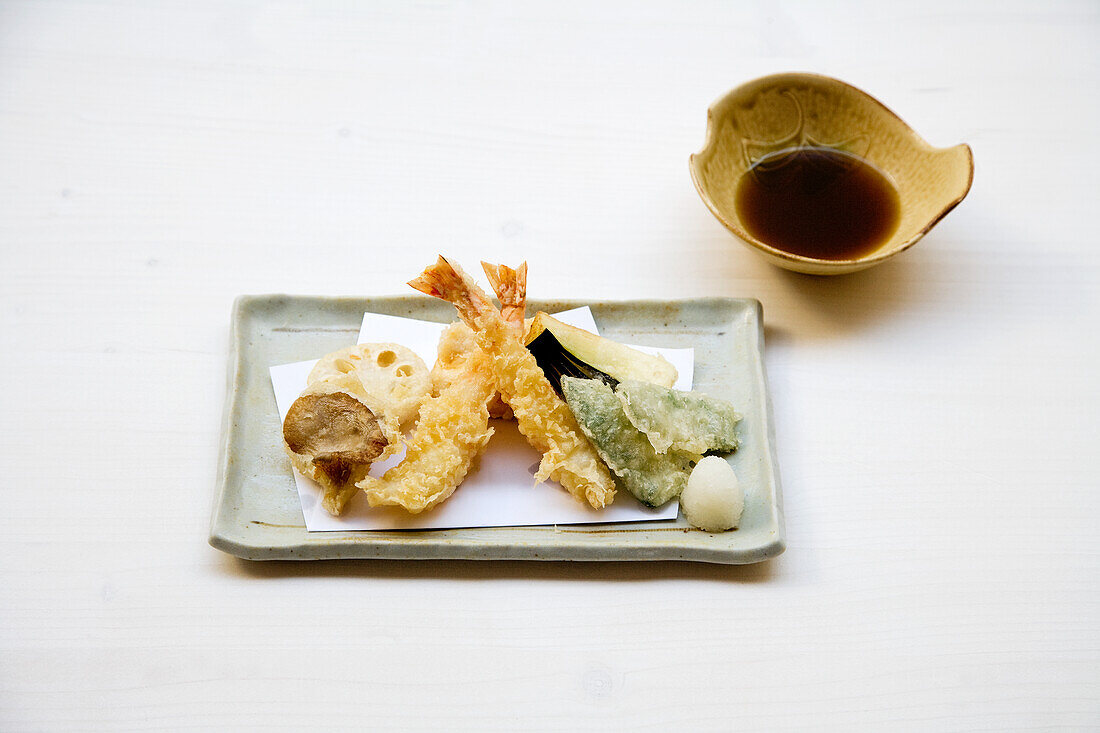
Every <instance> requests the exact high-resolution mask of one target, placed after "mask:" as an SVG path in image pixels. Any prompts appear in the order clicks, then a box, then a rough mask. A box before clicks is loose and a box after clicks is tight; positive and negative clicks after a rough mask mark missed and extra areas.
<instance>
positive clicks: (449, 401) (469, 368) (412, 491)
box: [356, 348, 496, 514]
mask: <svg viewBox="0 0 1100 733" xmlns="http://www.w3.org/2000/svg"><path fill="white" fill-rule="evenodd" d="M444 353H445V352H444V350H443V349H442V348H441V349H440V360H439V361H438V362H437V367H439V368H440V373H441V374H443V373H446V374H448V375H449V378H448V379H447V380H446V381H445V383H443V385H442V388H441V389H440V390H439V391H438V393H436V394H434V395H432V396H430V397H428V399H427V400H425V402H424V403H423V404H422V405H421V406H420V419H419V422H418V423H417V427H416V433H415V434H414V435H413V437H412V439H411V440H409V441H408V442H407V443H406V453H405V458H404V460H402V461H401V463H399V464H398V465H396V466H394V467H393V468H391V469H390V470H388V471H386V473H385V474H383V476H382V477H381V478H375V477H373V476H367V477H366V478H364V479H363V480H361V481H360V482H359V483H358V484H356V485H357V486H358V487H359V488H361V489H363V491H365V492H366V494H367V501H368V503H370V505H371V506H401V507H404V508H405V509H406V510H408V511H409V512H411V513H412V514H419V513H420V512H422V511H424V510H425V509H429V508H431V507H433V506H435V505H436V504H438V503H440V502H441V501H443V500H444V499H446V498H447V497H449V496H450V495H451V494H453V493H454V491H455V489H456V488H458V485H459V484H460V483H462V480H463V479H464V478H466V474H467V473H469V471H470V467H471V466H472V465H473V462H474V459H476V458H477V457H478V456H479V455H480V454H481V452H482V451H483V450H485V446H486V445H487V444H488V443H489V438H490V437H491V436H492V434H493V429H492V428H490V427H489V411H488V409H487V405H488V402H489V400H490V399H491V398H492V396H493V394H494V393H495V392H496V386H495V383H494V381H493V375H492V371H491V367H490V363H489V359H488V357H487V356H486V355H485V354H484V353H483V352H482V351H481V350H480V349H478V348H474V349H472V350H468V351H464V352H462V353H448V355H447V357H446V359H447V360H446V363H445V365H444V366H440V364H441V362H443V361H444V358H445V357H444ZM434 374H435V370H433V375H434Z"/></svg>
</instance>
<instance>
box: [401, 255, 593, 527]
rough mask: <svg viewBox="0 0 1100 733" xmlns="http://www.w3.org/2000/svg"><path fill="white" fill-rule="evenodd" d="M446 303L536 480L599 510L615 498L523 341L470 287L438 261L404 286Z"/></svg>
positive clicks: (458, 273) (457, 272) (465, 277)
mask: <svg viewBox="0 0 1100 733" xmlns="http://www.w3.org/2000/svg"><path fill="white" fill-rule="evenodd" d="M409 284H410V285H411V286H412V287H413V288H415V289H416V290H419V291H420V292H422V293H427V294H428V295H432V296H434V297H437V298H442V299H443V300H446V301H448V302H450V303H451V304H452V305H454V306H455V308H456V309H457V310H458V314H459V317H461V318H462V320H463V321H465V322H466V324H467V325H469V326H470V328H472V329H473V330H474V332H475V334H476V335H477V342H478V344H479V345H480V346H481V349H482V350H483V351H484V352H485V353H486V354H487V355H488V356H489V357H490V362H491V365H492V373H493V376H494V378H495V381H496V386H497V388H498V389H499V390H500V393H501V395H502V396H503V397H504V399H505V401H506V402H507V403H508V404H509V406H511V408H512V411H513V412H514V413H515V417H516V421H517V422H518V424H519V430H520V432H521V433H523V435H524V437H526V438H527V441H528V442H529V443H530V444H531V445H532V446H533V447H534V448H535V449H536V450H538V451H539V452H540V453H542V461H541V463H540V464H539V470H538V472H537V473H536V474H535V480H536V481H545V480H546V479H547V478H550V479H553V480H555V481H558V482H559V483H560V484H561V485H562V486H564V487H565V488H566V489H567V490H568V491H569V492H570V493H571V494H572V495H573V496H574V497H576V498H577V499H579V500H581V501H587V502H588V504H590V505H591V506H593V507H595V508H597V509H599V508H602V507H604V506H606V505H607V504H610V503H611V502H612V501H613V500H614V497H615V484H614V481H613V479H612V478H611V474H610V473H609V472H608V470H607V467H606V466H605V465H604V464H603V462H602V461H600V458H599V456H598V455H597V454H596V451H595V449H594V448H593V447H592V445H591V444H590V443H589V442H588V439H587V438H585V436H584V434H583V433H582V432H581V429H580V427H579V426H578V425H577V421H576V419H575V418H574V417H573V414H572V413H571V412H570V411H569V407H568V406H567V405H566V404H565V403H564V402H563V401H562V399H561V398H560V397H558V395H557V393H556V392H554V389H553V387H551V386H550V382H549V381H548V380H547V379H546V376H545V375H544V374H543V372H542V369H541V368H540V367H539V365H538V364H537V363H536V362H535V358H534V357H533V356H532V355H531V353H530V352H529V351H528V350H527V348H526V347H525V346H524V345H523V340H522V339H521V338H519V337H518V335H517V333H516V331H515V330H514V329H513V328H511V327H510V326H509V325H508V323H507V322H506V321H505V319H504V318H503V317H502V316H501V313H500V311H498V310H497V309H496V308H495V307H494V306H493V304H492V302H491V301H490V300H489V298H488V296H487V295H486V294H485V292H484V291H482V290H481V288H480V287H478V286H477V284H476V283H475V282H473V280H472V279H471V278H470V276H469V275H467V274H466V273H465V272H463V271H462V270H461V269H460V268H458V267H457V266H453V265H452V264H451V263H449V262H447V260H445V259H443V258H442V257H440V258H439V260H438V261H437V262H436V264H435V265H433V266H431V267H428V268H427V269H425V270H424V272H423V273H421V275H420V276H419V277H417V278H416V279H414V280H412V281H410V283H409Z"/></svg>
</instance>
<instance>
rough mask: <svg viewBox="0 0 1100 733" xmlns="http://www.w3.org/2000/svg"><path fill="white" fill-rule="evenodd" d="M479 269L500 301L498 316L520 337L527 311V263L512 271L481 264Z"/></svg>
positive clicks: (497, 266)
mask: <svg viewBox="0 0 1100 733" xmlns="http://www.w3.org/2000/svg"><path fill="white" fill-rule="evenodd" d="M481 269H482V270H484V271H485V276H486V277H487V278H489V284H490V285H492V286H493V292H495V293H496V295H497V298H498V299H499V300H500V315H501V316H503V317H504V320H505V322H506V323H507V324H508V326H509V327H510V328H512V330H513V331H515V332H516V333H517V334H518V335H519V336H521V337H522V336H523V331H524V328H523V316H524V315H525V313H526V311H527V263H526V262H524V263H523V264H521V265H520V266H519V267H517V268H515V269H513V268H511V267H508V266H507V265H492V264H490V263H488V262H482V263H481Z"/></svg>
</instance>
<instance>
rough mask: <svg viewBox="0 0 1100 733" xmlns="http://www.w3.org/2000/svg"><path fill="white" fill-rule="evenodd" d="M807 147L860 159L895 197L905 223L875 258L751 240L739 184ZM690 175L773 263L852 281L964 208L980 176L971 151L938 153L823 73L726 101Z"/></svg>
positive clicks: (749, 89)
mask: <svg viewBox="0 0 1100 733" xmlns="http://www.w3.org/2000/svg"><path fill="white" fill-rule="evenodd" d="M804 145H818V146H826V147H835V148H837V149H840V150H844V151H846V152H848V153H851V154H854V155H858V156H859V157H862V158H863V159H865V160H867V161H868V162H870V163H871V164H873V165H874V166H875V167H877V168H878V169H879V170H880V171H882V172H883V173H885V174H886V176H887V178H889V179H890V180H891V181H892V182H893V184H894V186H895V187H896V188H897V191H898V197H899V202H900V220H899V222H898V225H897V228H896V229H895V230H894V233H893V234H892V235H891V236H890V237H889V239H887V240H886V241H885V242H884V243H883V244H882V245H881V246H880V247H878V248H877V249H875V250H874V251H873V252H870V253H869V254H866V255H864V256H862V257H859V258H856V259H849V260H823V259H816V258H813V257H805V256H801V255H795V254H791V253H788V252H784V251H782V250H779V249H775V248H773V247H771V246H769V245H768V244H767V243H765V242H762V241H759V240H758V239H756V238H755V237H753V236H752V235H751V234H749V232H748V230H747V229H746V227H745V224H744V222H743V221H742V219H741V217H740V216H739V214H738V212H737V207H736V206H735V205H734V204H735V195H736V191H737V186H738V182H739V181H740V179H741V176H742V175H744V174H745V173H746V171H748V170H749V168H751V166H752V165H753V163H754V162H756V161H758V160H759V159H760V158H761V157H763V156H764V155H767V154H770V153H774V152H777V151H779V150H782V149H785V148H791V147H799V146H804ZM690 168H691V176H692V180H693V182H694V183H695V188H696V189H697V190H698V192H699V195H700V196H701V197H702V199H703V202H704V203H705V204H706V205H707V207H708V208H709V209H710V210H711V212H712V213H713V214H714V215H715V216H716V217H718V219H719V221H721V222H722V224H724V225H725V226H726V228H728V229H729V230H730V231H731V232H733V233H734V234H735V235H737V236H738V237H739V238H740V239H742V240H743V241H744V242H745V243H747V244H748V245H750V246H751V247H753V248H754V249H756V250H757V251H759V252H760V253H761V254H763V255H765V256H766V257H767V258H768V259H769V260H771V261H772V262H774V263H775V264H777V265H779V266H781V267H786V268H788V269H791V270H797V271H800V272H809V273H813V274H839V273H843V272H853V271H855V270H860V269H863V268H866V267H870V266H872V265H874V264H877V263H879V262H882V261H883V260H886V259H888V258H890V257H892V256H894V255H896V254H898V253H899V252H901V251H903V250H905V249H907V248H909V247H910V246H912V245H913V244H915V243H916V242H917V241H918V240H919V239H920V238H921V237H922V236H924V234H925V233H927V232H928V231H929V230H930V229H931V228H932V227H933V226H934V225H935V224H936V223H937V222H938V221H939V220H940V219H942V218H943V217H944V216H946V215H947V213H948V212H950V211H951V209H953V208H954V207H955V206H956V205H957V204H958V203H959V202H960V201H962V199H963V198H964V197H965V196H966V194H967V192H968V191H969V190H970V183H971V181H972V179H973V172H974V164H973V158H972V155H971V152H970V147H969V146H967V145H956V146H954V147H950V148H935V147H932V146H931V145H929V144H928V143H927V142H925V141H924V140H923V139H922V138H921V137H920V136H919V135H917V133H916V132H914V131H913V130H912V129H911V128H910V127H909V126H908V125H906V124H905V123H904V122H903V121H902V120H901V119H900V118H899V117H898V116H897V115H895V114H894V113H893V112H891V111H890V110H889V109H887V108H886V107H885V106H883V104H882V103H881V102H879V101H878V100H876V99H875V98H874V97H871V96H870V95H868V94H866V93H865V92H862V91H860V90H859V89H856V88H855V87H853V86H850V85H848V84H845V83H844V82H842V81H839V80H837V79H832V78H829V77H825V76H820V75H817V74H776V75H773V76H767V77H764V78H761V79H757V80H755V81H751V82H749V83H747V84H744V85H742V86H740V87H738V88H736V89H734V90H733V91H731V92H729V93H728V94H726V95H725V96H724V97H722V98H721V99H720V100H718V101H717V102H716V103H715V104H714V105H712V106H711V108H710V109H709V110H708V111H707V139H706V144H705V145H704V147H703V149H702V150H701V151H699V152H698V153H696V154H695V155H692V156H691V160H690Z"/></svg>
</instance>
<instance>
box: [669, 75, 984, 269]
mask: <svg viewBox="0 0 1100 733" xmlns="http://www.w3.org/2000/svg"><path fill="white" fill-rule="evenodd" d="M783 79H792V80H798V79H814V80H823V81H827V82H834V83H836V84H839V85H841V86H844V87H847V88H849V89H851V90H852V91H854V92H856V93H857V94H860V95H862V96H863V97H866V98H867V100H869V101H870V102H871V103H873V104H875V105H878V107H879V108H880V109H881V111H883V112H885V113H886V114H888V115H890V116H891V117H893V118H894V119H895V120H897V121H898V122H900V123H901V125H902V127H904V128H905V129H906V130H907V131H908V132H909V134H910V135H912V137H913V138H914V139H915V140H916V142H917V143H918V144H920V145H921V146H923V147H924V148H925V149H926V150H934V151H941V150H954V149H956V148H960V147H961V148H964V149H965V150H966V157H967V179H966V185H965V186H964V187H963V189H962V191H961V192H960V193H959V195H958V196H957V197H956V198H954V199H953V200H951V201H949V202H948V203H947V204H946V205H945V206H944V207H943V209H941V210H940V211H939V212H938V213H937V214H936V215H935V216H933V217H932V218H931V219H930V220H929V221H928V222H927V223H926V224H925V225H924V226H923V227H921V228H920V230H918V231H917V232H916V234H914V235H913V236H912V237H910V238H909V239H907V240H906V241H904V242H902V243H901V244H900V245H898V246H897V247H894V248H892V249H890V250H888V251H885V252H882V251H877V250H876V251H875V252H872V253H871V254H869V255H866V256H864V257H858V258H856V259H844V260H826V259H821V258H818V257H806V256H805V255H797V254H793V253H791V252H787V251H785V250H781V249H776V248H775V247H772V246H771V245H769V244H766V243H765V242H762V241H760V240H759V239H757V238H755V237H753V236H752V235H751V234H749V233H748V232H747V231H745V230H744V229H743V228H742V227H740V226H738V225H737V224H735V223H733V222H732V221H730V220H729V219H728V218H727V217H726V216H725V215H724V214H723V213H722V211H721V210H720V209H719V208H718V207H717V206H716V205H715V203H714V201H713V199H712V198H711V196H710V194H709V193H708V192H707V190H706V189H705V188H704V186H703V183H702V181H701V180H700V178H699V175H698V173H697V171H696V163H695V159H696V157H698V156H701V155H702V154H703V153H705V152H707V150H709V149H710V147H711V145H712V144H713V143H714V142H715V134H716V133H715V125H714V120H715V114H714V110H715V108H716V107H718V106H719V105H721V104H722V103H723V102H725V101H726V100H728V99H729V98H730V97H732V96H733V95H734V94H737V93H739V92H741V91H742V90H743V89H744V88H745V87H748V86H750V85H753V84H760V83H761V82H765V81H781V80H783ZM688 171H689V172H690V174H691V182H692V185H694V186H695V191H696V193H698V194H699V198H701V199H702V200H703V204H704V205H706V207H707V208H708V209H709V210H710V213H712V214H713V215H714V217H715V218H716V219H718V221H720V222H721V223H722V225H723V226H724V227H726V229H728V230H729V231H730V232H732V233H733V234H734V235H736V236H737V237H738V238H740V239H741V240H742V241H743V242H745V243H746V244H748V245H750V246H752V247H755V248H756V249H759V250H760V251H762V252H764V253H765V254H768V255H771V256H773V257H778V258H780V259H783V260H787V261H789V262H795V263H800V264H806V265H813V266H816V267H822V268H829V267H844V268H849V267H851V266H853V265H859V266H860V267H861V269H862V268H863V267H864V266H870V265H874V264H878V263H879V262H882V261H884V260H887V259H889V258H891V257H893V256H894V255H897V254H900V253H901V252H904V251H905V250H907V249H909V248H910V247H912V246H913V245H914V244H916V243H917V242H919V241H920V240H921V239H922V238H923V237H924V235H925V234H927V233H928V232H929V231H931V229H932V227H934V226H936V224H938V223H940V221H941V220H942V219H943V218H944V217H945V216H947V215H948V214H950V213H951V211H952V210H953V209H954V208H955V207H956V206H958V205H959V204H960V203H962V200H963V199H965V198H966V196H967V194H969V193H970V187H971V186H972V185H973V183H974V151H973V150H972V149H971V148H970V145H969V144H967V143H959V144H958V145H951V146H948V147H946V148H937V147H936V146H934V145H932V144H930V143H929V142H928V141H927V140H925V139H924V138H923V137H921V136H920V133H918V132H917V131H916V130H914V129H913V128H912V126H910V125H909V123H907V122H906V121H905V120H904V119H902V118H901V116H900V115H898V114H897V113H896V112H894V110H892V109H890V108H889V107H887V106H886V105H885V104H883V103H882V102H881V101H880V100H879V99H878V98H876V97H875V96H873V95H871V94H868V93H867V92H865V91H864V90H862V89H860V88H859V87H857V86H855V85H853V84H849V83H848V82H846V81H843V80H841V79H837V78H836V77H833V76H827V75H825V74H818V73H816V72H812V71H783V72H779V73H776V74H767V75H765V76H759V77H756V78H755V79H750V80H748V81H746V82H743V83H741V84H738V85H737V86H736V87H733V88H732V89H730V90H729V91H727V92H726V93H725V94H723V95H722V96H720V97H718V98H717V99H716V100H714V102H712V103H711V104H710V106H708V107H707V133H706V138H705V139H704V140H703V147H702V148H700V149H699V150H698V151H697V152H694V153H692V154H691V155H689V156H688ZM887 175H889V174H888V173H887Z"/></svg>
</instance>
